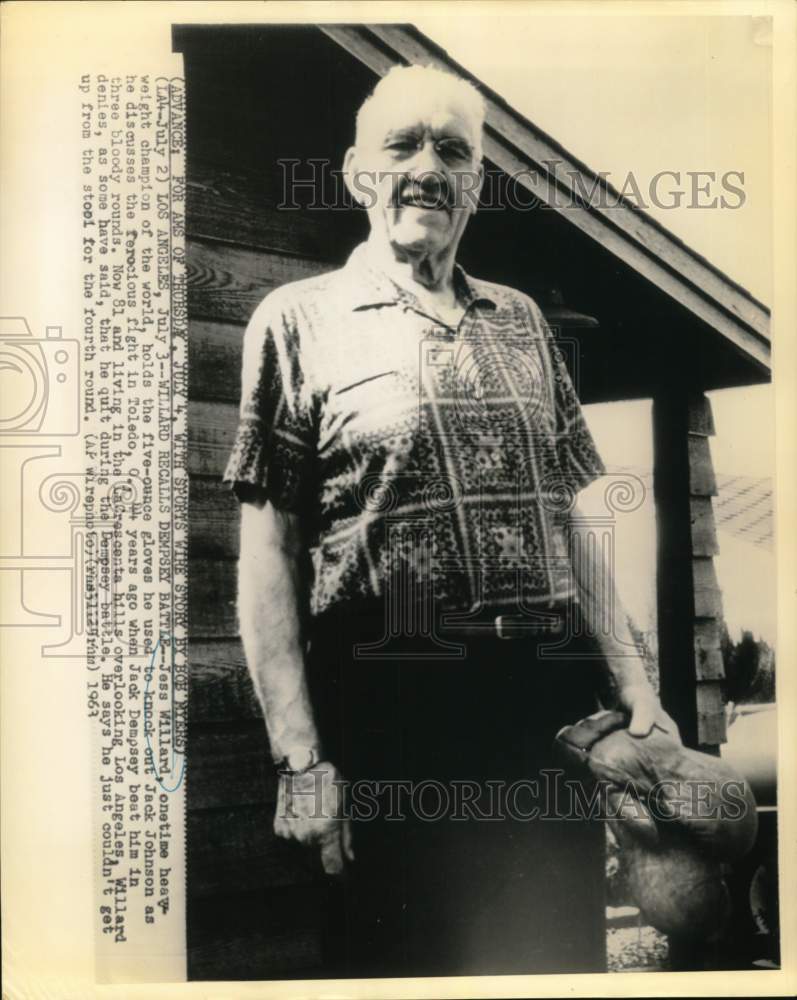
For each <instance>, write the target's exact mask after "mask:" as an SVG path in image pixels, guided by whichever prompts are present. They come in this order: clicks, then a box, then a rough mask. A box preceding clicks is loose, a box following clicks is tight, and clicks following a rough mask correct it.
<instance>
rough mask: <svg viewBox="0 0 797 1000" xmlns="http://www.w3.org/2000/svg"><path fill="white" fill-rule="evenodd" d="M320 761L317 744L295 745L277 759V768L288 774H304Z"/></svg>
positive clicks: (319, 751)
mask: <svg viewBox="0 0 797 1000" xmlns="http://www.w3.org/2000/svg"><path fill="white" fill-rule="evenodd" d="M320 762H321V750H320V748H319V747H317V746H297V747H291V749H290V750H289V751H288V752H287V753H286V754H285V755H284V756H283V757H282V758H281V759H280V760H278V761H277V770H278V771H283V772H287V773H288V774H304V773H305V772H306V771H309V770H311V769H312V768H314V767H315V766H316V764H319V763H320Z"/></svg>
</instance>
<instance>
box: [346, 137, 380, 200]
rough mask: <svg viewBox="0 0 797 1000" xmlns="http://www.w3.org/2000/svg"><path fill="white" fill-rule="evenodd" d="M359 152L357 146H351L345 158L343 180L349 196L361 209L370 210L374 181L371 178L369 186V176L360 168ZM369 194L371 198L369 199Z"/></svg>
mask: <svg viewBox="0 0 797 1000" xmlns="http://www.w3.org/2000/svg"><path fill="white" fill-rule="evenodd" d="M359 161H360V157H359V151H358V149H357V147H356V146H350V147H349V148H348V149H347V150H346V155H345V156H344V157H343V180H344V182H345V184H346V188H347V189H348V192H349V194H350V195H351V196H352V198H353V199H354V200H355V201H356V202H357V204H358V205H359V206H360V207H361V208H370V207H371V201H372V198H373V193H374V192H373V186H374V179H373V177H371V182H370V186H369V176H370V175H368V174H366V173H364V172H363V171H362V169H361V167H360V162H359ZM369 192H370V193H371V198H369Z"/></svg>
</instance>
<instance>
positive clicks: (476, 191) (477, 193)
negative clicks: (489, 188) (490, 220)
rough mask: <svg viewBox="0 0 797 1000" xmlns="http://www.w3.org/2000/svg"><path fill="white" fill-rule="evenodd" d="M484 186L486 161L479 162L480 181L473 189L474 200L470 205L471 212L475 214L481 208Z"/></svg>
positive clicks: (478, 180)
mask: <svg viewBox="0 0 797 1000" xmlns="http://www.w3.org/2000/svg"><path fill="white" fill-rule="evenodd" d="M483 184H484V160H479V170H478V179H477V181H476V186H475V187H474V188H473V192H472V200H471V204H470V210H471V212H473V213H475V212H476V209H477V208H478V207H479V198H480V196H481V191H482V185H483Z"/></svg>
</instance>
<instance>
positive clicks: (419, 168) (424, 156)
mask: <svg viewBox="0 0 797 1000" xmlns="http://www.w3.org/2000/svg"><path fill="white" fill-rule="evenodd" d="M412 166H413V167H414V168H415V172H416V173H418V174H420V173H428V174H434V173H438V172H439V173H441V174H442V175H443V176H445V169H444V168H445V163H444V161H443V160H442V158H441V157H440V154H439V153H438V152H437V146H436V144H435V142H434V140H433V139H431V138H427V139H425V140H424V142H423V143H422V144H421V145H420V146H418V149H417V152H416V153H415V155H414V156H413V158H412Z"/></svg>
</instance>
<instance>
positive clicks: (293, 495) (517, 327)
mask: <svg viewBox="0 0 797 1000" xmlns="http://www.w3.org/2000/svg"><path fill="white" fill-rule="evenodd" d="M368 257H369V254H368V244H367V243H365V244H362V245H361V246H359V247H358V248H357V249H356V250H355V251H354V252H353V253H352V255H351V257H350V258H349V261H348V262H347V264H346V265H345V267H343V268H341V269H339V270H337V271H333V272H331V273H328V274H325V275H322V276H320V277H315V278H310V279H307V280H303V281H298V282H293V283H291V284H288V285H284V286H283V287H281V288H279V289H277V290H276V291H274V292H272V293H271V294H269V295H268V296H267V297H266V298H265V299H264V300H263V302H262V303H261V304H260V306H259V307H258V309H257V310H256V311H255V313H254V315H253V316H252V319H251V321H250V323H249V325H248V327H247V330H246V334H245V337H244V357H243V374H242V399H241V412H240V422H239V426H238V430H237V435H236V440H235V446H234V449H233V453H232V455H231V457H230V460H229V462H228V465H227V468H226V471H225V476H224V478H225V481H227V482H229V483H231V484H233V486H234V487H235V488H236V489H237V491H238V492H239V495H242V490H241V487H242V486H243V485H246V486H247V487H248V489H249V490H252V489H255V490H257V491H259V492H260V493H261V495H262V496H263V497H265V498H267V499H268V500H269V501H270V502H271V503H272V504H274V506H276V507H279V508H283V509H286V510H289V511H293V512H296V513H297V514H299V515H301V516H302V517H303V518H304V519H305V522H306V525H307V528H308V532H309V537H310V543H311V556H312V564H313V569H314V579H313V583H312V590H311V609H312V611H313V612H314V613H316V614H318V613H320V612H322V611H325V610H327V609H329V608H331V607H333V606H336V605H338V606H339V605H341V604H343V603H345V602H348V601H361V600H368V599H369V598H374V597H382V596H384V595H385V594H386V593H388V591H389V590H390V588H398V590H400V591H401V592H403V593H404V592H406V593H409V592H410V591H412V589H413V588H416V589H417V588H418V587H420V588H422V589H423V588H427V592H431V593H432V594H433V599H434V600H435V602H436V603H437V605H438V606H440V607H442V608H444V609H451V610H462V611H468V610H471V609H474V608H476V607H481V606H484V607H507V606H510V605H511V606H515V605H520V606H530V607H533V606H540V605H549V604H551V603H556V602H559V601H562V600H566V599H568V598H569V597H571V596H572V594H573V580H572V574H571V572H570V564H569V559H568V552H567V545H566V535H565V531H564V521H565V516H566V514H567V511H568V509H569V507H570V504H571V502H572V500H573V498H574V496H575V494H576V493H577V492H578V491H579V490H580V489H582V488H583V487H584V486H586V485H587V484H588V483H589V482H591V481H592V480H593V479H595V478H596V477H597V476H599V475H601V474H602V473H603V472H604V467H603V464H602V462H601V460H600V458H599V456H598V454H597V451H596V449H595V445H594V443H593V440H592V437H591V435H590V433H589V430H588V429H587V426H586V424H585V422H584V418H583V415H582V412H581V407H580V405H579V402H578V399H577V396H576V394H575V391H574V389H573V385H572V382H571V379H570V377H569V374H568V371H567V368H566V366H565V363H564V361H563V358H562V356H561V353H560V351H559V350H558V348H557V347H556V345H555V343H554V339H553V336H552V333H551V331H550V329H549V328H548V326H547V324H546V322H545V319H544V317H543V316H542V313H541V312H540V310H539V308H538V307H537V305H536V304H535V303H534V302H533V301H532V300H531V299H530V298H528V296H526V295H524V294H522V293H521V292H518V291H515V290H513V289H511V288H507V287H505V286H502V285H497V284H493V283H490V282H486V281H478V280H476V279H473V278H471V277H469V276H468V275H467V274H465V272H464V271H463V270H462V269H461V268H459V267H457V268H456V272H455V285H456V291H457V296H458V299H459V301H460V302H461V303H462V304H463V305H464V306H465V307H466V308H465V313H464V316H463V318H462V320H461V322H460V323H459V324H458V326H457V328H456V329H454V328H452V327H449V326H446V325H445V324H443V323H442V322H441V321H440V320H439V319H437V318H435V317H432V316H430V315H429V314H428V313H427V312H426V311H425V310H424V308H423V306H422V304H421V303H420V302H419V301H418V300H417V299H416V298H415V297H414V296H413V295H412V294H411V293H410V292H409V291H407V290H406V289H403V288H400V287H399V286H398V285H396V284H395V283H394V282H392V281H391V280H390V279H389V278H388V277H387V276H386V275H384V274H383V273H381V272H380V271H378V270H376V269H375V268H374V267H373V266H372V265H371V264H370V262H369V259H368Z"/></svg>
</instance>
